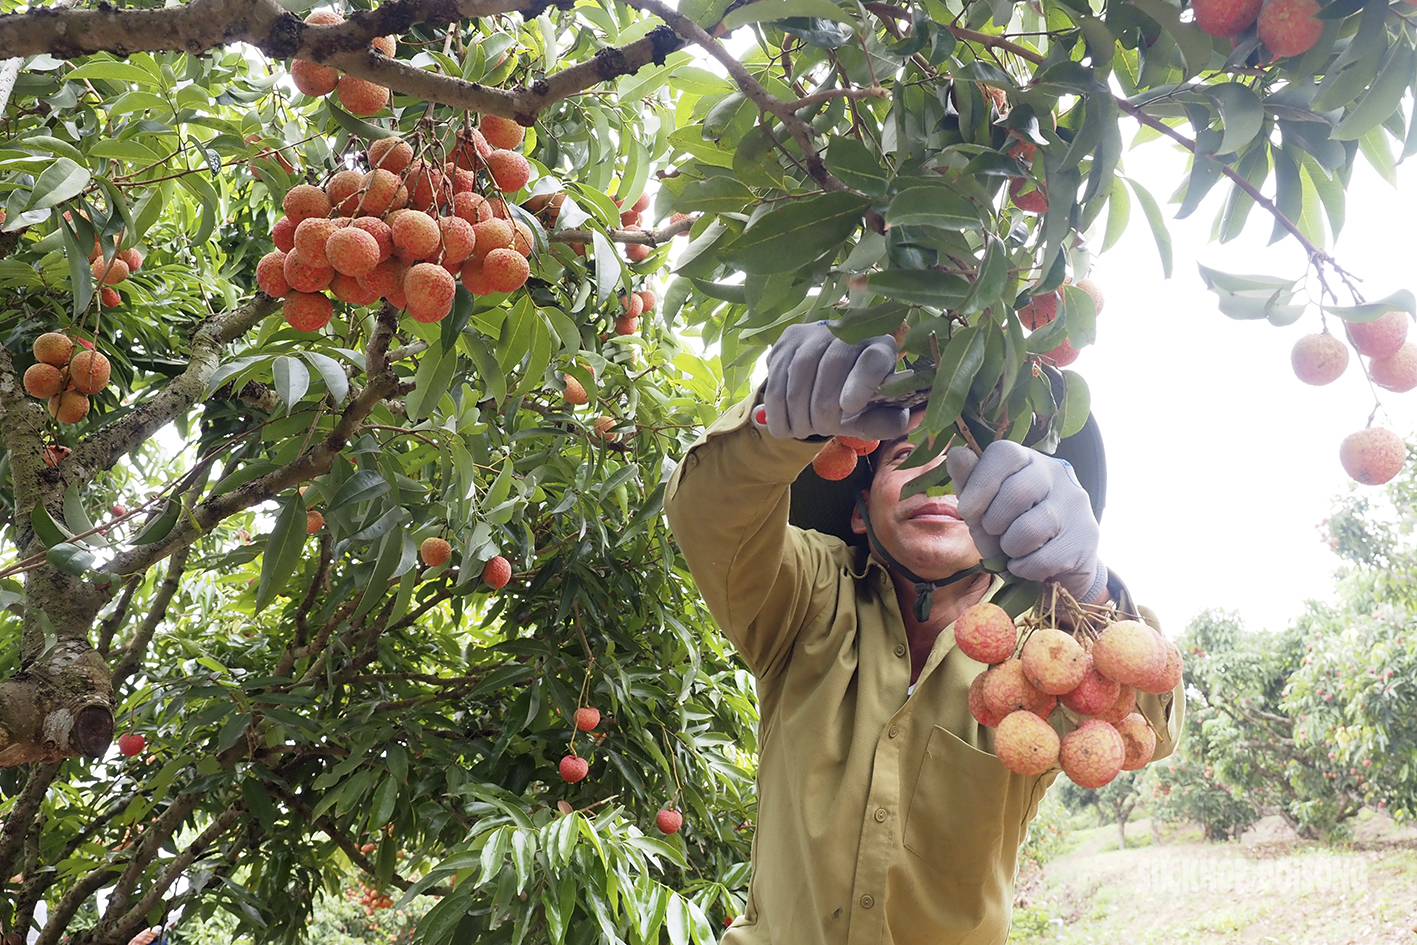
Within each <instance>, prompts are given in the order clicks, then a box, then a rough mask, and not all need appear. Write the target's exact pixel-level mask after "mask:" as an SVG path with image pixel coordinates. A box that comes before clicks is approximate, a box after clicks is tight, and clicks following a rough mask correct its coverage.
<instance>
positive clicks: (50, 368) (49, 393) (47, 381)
mask: <svg viewBox="0 0 1417 945" xmlns="http://www.w3.org/2000/svg"><path fill="white" fill-rule="evenodd" d="M24 385H25V393H26V394H29V395H30V396H31V397H38V398H39V399H40V400H48V399H49V398H51V397H53V396H54V395H55V394H57V393H59V392H60V391H61V390H63V389H64V372H62V371H60V370H59V369H58V368H57V367H55V366H54V365H52V364H45V363H44V362H43V361H40V362H38V363H37V364H31V365H30V366H29V367H27V368H25V379H24Z"/></svg>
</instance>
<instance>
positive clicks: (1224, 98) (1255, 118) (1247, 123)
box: [1196, 82, 1264, 163]
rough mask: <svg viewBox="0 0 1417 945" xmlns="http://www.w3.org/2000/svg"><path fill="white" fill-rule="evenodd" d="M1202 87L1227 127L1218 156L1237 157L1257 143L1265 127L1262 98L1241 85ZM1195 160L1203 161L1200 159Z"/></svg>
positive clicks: (1225, 84)
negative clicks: (1257, 138)
mask: <svg viewBox="0 0 1417 945" xmlns="http://www.w3.org/2000/svg"><path fill="white" fill-rule="evenodd" d="M1203 88H1204V89H1205V94H1206V95H1207V96H1209V97H1210V99H1211V100H1212V101H1214V102H1215V106H1216V108H1217V109H1219V111H1220V120H1221V122H1223V123H1224V125H1225V135H1224V137H1222V138H1221V141H1220V146H1219V147H1218V148H1216V151H1215V153H1217V154H1234V153H1235V152H1237V151H1239V150H1240V149H1241V148H1243V147H1244V146H1245V145H1247V144H1249V143H1250V142H1251V141H1253V140H1255V136H1256V135H1258V134H1259V133H1260V129H1261V128H1263V127H1264V105H1262V104H1261V103H1260V97H1259V96H1258V95H1256V94H1255V93H1254V92H1253V91H1251V89H1250V88H1249V87H1248V86H1245V85H1241V84H1240V83H1239V82H1222V83H1221V84H1220V85H1211V86H1204V87H1203ZM1196 160H1197V161H1199V160H1201V159H1200V158H1199V157H1198V158H1197V159H1196ZM1207 163H1208V162H1207Z"/></svg>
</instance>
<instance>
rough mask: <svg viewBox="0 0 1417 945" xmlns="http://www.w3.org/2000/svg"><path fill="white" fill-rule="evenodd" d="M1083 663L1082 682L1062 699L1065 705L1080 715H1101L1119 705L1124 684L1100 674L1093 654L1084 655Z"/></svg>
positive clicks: (1064, 694)
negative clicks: (1119, 697) (1118, 699)
mask: <svg viewBox="0 0 1417 945" xmlns="http://www.w3.org/2000/svg"><path fill="white" fill-rule="evenodd" d="M1083 663H1084V665H1085V667H1086V668H1085V669H1084V670H1083V675H1082V681H1081V682H1079V683H1078V684H1077V685H1076V686H1075V687H1074V688H1073V691H1072V692H1065V693H1063V695H1062V696H1061V697H1060V698H1061V699H1062V702H1063V705H1065V706H1067V707H1068V708H1069V709H1071V710H1073V711H1074V712H1076V713H1077V714H1078V715H1099V714H1101V713H1103V712H1106V711H1108V710H1110V709H1111V708H1112V707H1113V706H1115V705H1116V704H1117V697H1118V696H1119V695H1121V692H1122V684H1121V683H1119V682H1117V680H1115V679H1108V678H1107V677H1106V676H1104V675H1102V674H1101V673H1099V672H1098V671H1097V667H1096V666H1095V665H1093V662H1092V654H1091V653H1084V654H1083Z"/></svg>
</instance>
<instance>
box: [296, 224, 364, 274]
mask: <svg viewBox="0 0 1417 945" xmlns="http://www.w3.org/2000/svg"><path fill="white" fill-rule="evenodd" d="M310 222H312V221H310V220H306V221H305V222H304V223H302V224H300V225H301V226H306V225H307V224H309V223H310ZM299 240H300V231H299V229H298V228H297V229H296V248H297V250H298V249H299ZM325 256H326V258H327V259H329V261H330V266H331V267H332V268H333V269H334V270H335V271H336V272H342V273H344V274H345V275H347V276H362V275H364V274H365V273H366V272H368V271H369V270H371V269H373V268H374V267H375V266H377V265H378V264H379V241H378V240H376V239H375V238H374V237H373V236H372V235H370V234H369V233H368V232H366V231H365V230H364V229H363V228H362V227H356V226H346V227H342V228H340V229H337V230H335V231H334V232H333V233H331V234H330V235H329V238H328V239H327V240H325Z"/></svg>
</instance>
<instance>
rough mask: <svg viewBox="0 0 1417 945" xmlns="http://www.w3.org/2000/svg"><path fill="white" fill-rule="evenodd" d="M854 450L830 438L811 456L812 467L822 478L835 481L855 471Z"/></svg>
mask: <svg viewBox="0 0 1417 945" xmlns="http://www.w3.org/2000/svg"><path fill="white" fill-rule="evenodd" d="M856 460H857V457H856V451H855V450H854V449H852V448H851V447H849V446H842V445H841V444H840V443H838V442H836V441H835V440H832V441H830V442H828V443H827V444H826V445H825V446H823V447H822V451H821V452H820V453H818V454H817V455H816V456H814V457H812V469H814V470H815V471H816V473H817V475H818V476H821V477H822V478H823V479H826V480H829V481H832V482H836V481H838V480H841V479H845V478H846V477H847V476H849V475H851V474H852V473H853V472H855V471H856Z"/></svg>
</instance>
